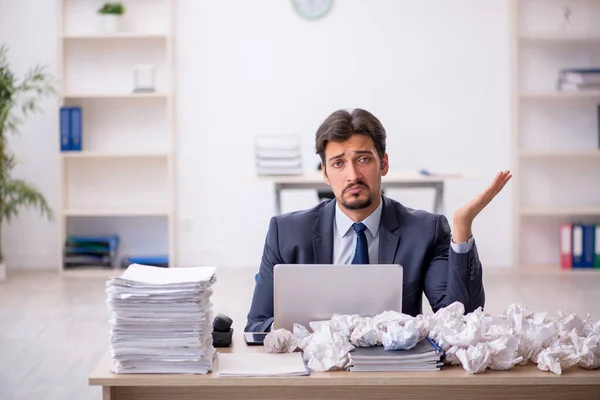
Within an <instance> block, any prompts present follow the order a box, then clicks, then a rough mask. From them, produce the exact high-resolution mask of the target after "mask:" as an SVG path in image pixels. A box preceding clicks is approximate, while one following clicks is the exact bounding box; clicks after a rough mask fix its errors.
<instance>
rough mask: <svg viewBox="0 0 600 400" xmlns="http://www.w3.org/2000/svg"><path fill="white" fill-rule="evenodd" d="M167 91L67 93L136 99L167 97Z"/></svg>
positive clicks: (70, 95) (72, 96)
mask: <svg viewBox="0 0 600 400" xmlns="http://www.w3.org/2000/svg"><path fill="white" fill-rule="evenodd" d="M167 96H168V95H167V94H166V93H66V94H64V95H63V97H64V98H66V99H136V98H144V99H147V98H166V97H167Z"/></svg>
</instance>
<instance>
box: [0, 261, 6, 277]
mask: <svg viewBox="0 0 600 400" xmlns="http://www.w3.org/2000/svg"><path fill="white" fill-rule="evenodd" d="M5 280H6V264H5V263H3V262H2V263H0V282H2V281H5Z"/></svg>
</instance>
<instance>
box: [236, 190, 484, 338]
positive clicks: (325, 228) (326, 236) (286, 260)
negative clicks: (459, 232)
mask: <svg viewBox="0 0 600 400" xmlns="http://www.w3.org/2000/svg"><path fill="white" fill-rule="evenodd" d="M382 199H383V209H382V212H381V222H380V228H379V235H380V236H379V264H400V265H402V267H403V278H404V279H403V281H404V284H403V289H402V292H403V293H402V297H403V300H402V312H403V313H405V314H409V315H413V316H416V315H418V314H421V313H422V312H423V311H422V303H423V293H425V295H426V296H427V299H428V301H429V304H430V305H431V308H432V310H433V311H434V312H435V311H437V310H438V309H440V308H442V307H445V306H447V305H450V304H452V303H453V302H455V301H459V302H461V303H463V304H464V306H465V312H466V313H468V312H471V311H473V310H475V309H477V308H478V307H480V306H481V307H483V306H484V302H485V292H484V289H483V282H482V271H481V262H480V261H479V256H478V254H477V247H476V245H475V244H474V243H473V246H472V248H471V250H470V251H469V252H467V253H456V252H454V250H452V247H451V246H450V240H451V233H450V225H449V224H448V220H447V219H446V217H445V216H443V215H439V214H432V213H429V212H426V211H421V210H414V209H410V208H408V207H404V206H403V205H402V204H400V203H398V202H397V201H395V200H392V199H390V198H388V197H386V196H382ZM334 215H335V200H330V201H326V202H322V203H320V204H319V205H317V206H316V207H314V208H312V209H309V210H303V211H295V212H291V213H288V214H283V215H278V216H275V217H273V218H271V221H270V224H269V230H268V232H267V237H266V240H265V245H264V250H263V256H262V262H261V264H260V270H259V273H258V278H257V281H256V286H255V288H254V296H253V299H252V304H251V306H250V311H249V313H248V321H247V324H246V327H245V329H244V330H245V331H247V332H264V331H268V330H269V329H270V326H271V323H272V322H273V267H274V266H275V265H276V264H331V263H332V262H333V224H334Z"/></svg>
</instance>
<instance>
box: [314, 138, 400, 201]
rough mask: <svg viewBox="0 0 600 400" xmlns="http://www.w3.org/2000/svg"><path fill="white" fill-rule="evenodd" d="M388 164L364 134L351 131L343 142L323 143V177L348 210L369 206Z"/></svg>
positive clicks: (374, 198) (377, 191)
mask: <svg viewBox="0 0 600 400" xmlns="http://www.w3.org/2000/svg"><path fill="white" fill-rule="evenodd" d="M382 161H383V162H382ZM388 168H389V165H388V157H387V154H385V156H384V157H383V160H381V159H380V158H379V156H378V154H377V150H375V144H374V143H373V139H371V138H370V137H369V136H367V135H352V136H351V137H350V139H348V140H346V141H345V142H339V143H337V142H329V143H327V146H326V147H325V165H323V177H324V179H325V182H326V183H327V184H328V185H329V186H331V189H332V190H333V193H334V194H335V197H336V199H337V200H338V201H339V202H340V203H341V205H342V206H344V207H345V208H347V209H349V210H361V209H364V208H368V207H369V206H371V205H372V204H373V202H375V201H376V200H377V197H378V196H381V177H382V176H384V175H386V174H387V172H388Z"/></svg>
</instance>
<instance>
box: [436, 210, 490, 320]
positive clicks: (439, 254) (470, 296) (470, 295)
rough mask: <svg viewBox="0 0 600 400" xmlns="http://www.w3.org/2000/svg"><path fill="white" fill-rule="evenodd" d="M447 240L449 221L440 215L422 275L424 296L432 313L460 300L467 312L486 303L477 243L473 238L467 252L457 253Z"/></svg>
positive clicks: (448, 237) (449, 236) (449, 238)
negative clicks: (423, 274) (423, 277)
mask: <svg viewBox="0 0 600 400" xmlns="http://www.w3.org/2000/svg"><path fill="white" fill-rule="evenodd" d="M450 240H451V235H450V225H449V224H448V220H447V219H446V217H445V216H443V215H440V216H438V217H437V219H436V222H435V239H434V242H433V245H432V249H431V253H430V254H431V257H430V263H429V266H428V268H427V272H426V275H425V295H426V296H427V299H428V300H429V304H430V305H431V309H432V310H433V312H436V311H437V310H439V309H440V308H443V307H446V306H449V305H450V304H452V303H454V302H456V301H459V302H461V303H462V304H463V305H464V307H465V313H469V312H472V311H474V310H476V309H477V308H478V307H483V306H484V304H485V291H484V289H483V274H482V271H481V262H480V261H479V255H478V253H477V245H476V244H475V241H474V239H473V240H472V246H469V247H471V248H470V250H469V251H467V252H464V253H457V252H456V251H454V249H453V248H452V246H450Z"/></svg>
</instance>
